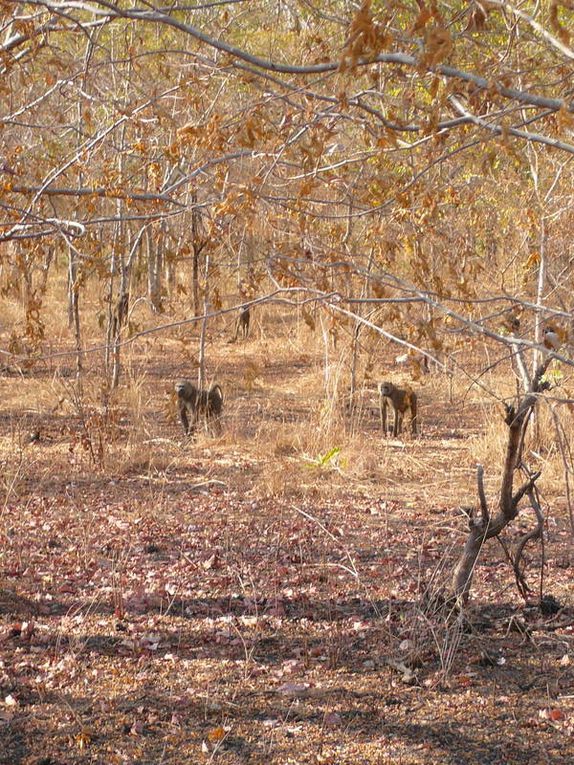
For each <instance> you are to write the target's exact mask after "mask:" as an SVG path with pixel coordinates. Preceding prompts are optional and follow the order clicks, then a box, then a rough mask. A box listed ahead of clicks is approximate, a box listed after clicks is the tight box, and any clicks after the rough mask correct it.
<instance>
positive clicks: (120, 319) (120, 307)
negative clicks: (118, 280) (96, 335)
mask: <svg viewBox="0 0 574 765" xmlns="http://www.w3.org/2000/svg"><path fill="white" fill-rule="evenodd" d="M129 304H130V293H129V292H123V293H122V294H121V295H120V297H119V299H118V302H117V303H116V305H115V308H114V312H113V314H112V337H114V338H115V337H117V336H118V334H119V331H120V329H121V328H122V327H123V326H124V324H125V323H126V322H127V320H128V308H129Z"/></svg>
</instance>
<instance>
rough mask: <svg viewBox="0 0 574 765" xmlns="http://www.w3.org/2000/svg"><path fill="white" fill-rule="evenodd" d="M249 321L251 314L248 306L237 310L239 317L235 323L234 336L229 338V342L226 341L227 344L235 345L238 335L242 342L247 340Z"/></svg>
mask: <svg viewBox="0 0 574 765" xmlns="http://www.w3.org/2000/svg"><path fill="white" fill-rule="evenodd" d="M250 321H251V312H250V309H249V306H248V305H242V306H241V308H240V309H239V316H238V317H237V321H236V322H235V334H234V335H233V337H232V338H231V340H228V342H229V343H235V342H237V338H238V337H239V335H241V336H242V338H243V339H244V340H247V338H248V337H249V322H250Z"/></svg>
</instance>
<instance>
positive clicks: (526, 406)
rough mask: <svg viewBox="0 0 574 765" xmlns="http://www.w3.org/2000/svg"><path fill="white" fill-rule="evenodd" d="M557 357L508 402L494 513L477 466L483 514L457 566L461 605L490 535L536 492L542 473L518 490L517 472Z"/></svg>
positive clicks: (455, 584)
mask: <svg viewBox="0 0 574 765" xmlns="http://www.w3.org/2000/svg"><path fill="white" fill-rule="evenodd" d="M553 358H554V355H553V354H548V355H547V356H546V358H545V359H544V360H543V362H542V363H541V364H540V365H539V367H538V369H537V370H536V373H535V375H534V377H533V379H532V382H531V385H530V388H529V390H528V391H527V392H526V393H525V395H524V396H523V397H522V398H521V399H520V400H519V401H518V404H517V406H516V407H514V406H510V405H508V406H507V407H506V416H505V422H506V424H507V425H508V444H507V447H506V457H505V460H504V469H503V473H502V480H501V486H500V498H499V503H498V512H497V513H496V515H494V516H492V515H491V514H490V512H489V510H488V506H487V504H486V497H485V496H484V485H483V475H482V466H479V469H478V470H477V482H478V493H479V499H480V507H481V517H480V519H478V518H477V519H471V521H470V523H469V526H470V530H469V534H468V537H467V540H466V544H465V546H464V550H463V552H462V554H461V557H460V559H459V561H458V563H457V565H456V567H455V570H454V573H453V579H452V589H453V594H454V597H455V598H456V600H457V602H458V603H459V604H460V605H463V604H464V603H466V601H467V600H468V596H469V593H470V588H471V585H472V578H473V575H474V570H475V567H476V563H477V560H478V556H479V555H480V552H481V550H482V546H483V544H484V543H485V542H486V540H487V539H492V537H498V535H499V534H500V532H501V531H502V530H503V529H504V528H505V527H506V526H508V524H509V523H511V521H513V520H514V518H516V516H517V515H518V510H519V503H520V501H521V499H522V498H523V497H524V495H525V494H528V495H529V496H530V495H531V494H532V495H533V496H534V490H535V484H536V480H537V479H538V478H539V476H540V473H534V474H533V475H532V476H530V478H529V479H528V481H526V483H525V484H523V485H522V486H521V487H520V488H519V489H518V491H516V492H514V488H513V487H514V473H515V471H516V470H517V468H518V467H519V466H520V464H521V455H522V450H523V445H524V437H525V434H526V429H527V427H528V422H529V421H530V416H531V414H532V411H533V410H534V407H535V406H536V403H537V401H538V396H539V393H540V392H541V391H543V390H545V389H546V387H547V386H546V384H545V383H544V381H543V377H544V374H545V372H546V369H547V368H548V365H549V364H550V362H551V361H552V359H553ZM529 538H530V537H529ZM527 541H528V540H526V542H527ZM526 542H525V544H526ZM522 549H523V548H522ZM515 560H516V558H515Z"/></svg>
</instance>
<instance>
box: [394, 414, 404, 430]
mask: <svg viewBox="0 0 574 765" xmlns="http://www.w3.org/2000/svg"><path fill="white" fill-rule="evenodd" d="M402 426H403V415H402V412H400V411H399V410H398V409H395V422H394V425H393V436H398V435H399V433H400V432H401V430H402Z"/></svg>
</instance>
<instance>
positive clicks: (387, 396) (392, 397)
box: [379, 382, 417, 436]
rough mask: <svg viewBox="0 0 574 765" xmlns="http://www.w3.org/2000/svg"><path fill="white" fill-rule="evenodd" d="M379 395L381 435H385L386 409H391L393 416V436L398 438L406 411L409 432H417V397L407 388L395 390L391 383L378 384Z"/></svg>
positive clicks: (414, 433) (395, 387)
mask: <svg viewBox="0 0 574 765" xmlns="http://www.w3.org/2000/svg"><path fill="white" fill-rule="evenodd" d="M379 395H380V405H381V426H382V428H383V434H384V435H386V434H387V408H388V407H389V406H391V407H392V409H393V412H394V414H395V417H394V422H393V436H398V435H399V433H400V432H401V430H402V426H403V416H404V414H405V412H406V411H407V409H409V410H410V415H411V432H412V433H413V435H416V432H417V396H416V393H415V392H414V391H413V390H412V389H411V388H409V387H406V388H397V386H396V385H394V384H393V383H391V382H382V383H379Z"/></svg>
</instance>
